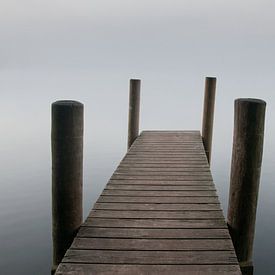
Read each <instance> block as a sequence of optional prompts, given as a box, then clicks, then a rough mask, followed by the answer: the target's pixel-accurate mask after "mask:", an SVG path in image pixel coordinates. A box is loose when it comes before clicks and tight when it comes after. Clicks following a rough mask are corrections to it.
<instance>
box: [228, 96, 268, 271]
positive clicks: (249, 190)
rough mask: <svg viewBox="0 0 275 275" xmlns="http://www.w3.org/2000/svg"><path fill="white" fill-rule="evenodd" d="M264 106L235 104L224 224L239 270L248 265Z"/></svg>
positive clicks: (248, 102)
mask: <svg viewBox="0 0 275 275" xmlns="http://www.w3.org/2000/svg"><path fill="white" fill-rule="evenodd" d="M265 107H266V103H265V102H264V101H262V100H256V99H238V100H236V101H235V122H234V143H233V152H232V166H231V182H230V196H229V207H228V225H229V229H230V233H231V236H232V240H233V243H234V246H235V249H236V253H237V256H238V259H239V261H240V263H241V267H242V265H243V266H245V269H251V266H252V254H253V240H254V231H255V220H256V209H257V200H258V190H259V182H260V173H261V164H262V154H263V140H264V120H265ZM243 271H245V270H244V269H243Z"/></svg>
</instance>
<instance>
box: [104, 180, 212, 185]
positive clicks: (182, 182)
mask: <svg viewBox="0 0 275 275" xmlns="http://www.w3.org/2000/svg"><path fill="white" fill-rule="evenodd" d="M108 183H109V184H112V185H114V184H120V185H122V184H126V185H129V184H130V185H140V184H141V185H159V186H161V185H168V186H171V185H177V186H178V185H182V186H206V185H211V186H214V184H213V182H212V181H205V180H204V181H201V180H200V181H197V180H175V181H173V180H157V181H156V180H131V179H130V180H115V179H111V180H109V182H108Z"/></svg>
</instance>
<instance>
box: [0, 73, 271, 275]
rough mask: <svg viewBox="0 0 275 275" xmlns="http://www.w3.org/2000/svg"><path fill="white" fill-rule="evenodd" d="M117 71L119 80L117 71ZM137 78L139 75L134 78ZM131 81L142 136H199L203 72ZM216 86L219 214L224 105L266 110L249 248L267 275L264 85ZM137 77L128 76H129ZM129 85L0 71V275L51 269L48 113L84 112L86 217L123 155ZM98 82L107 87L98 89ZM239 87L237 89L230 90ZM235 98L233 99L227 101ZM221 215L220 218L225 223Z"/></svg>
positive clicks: (115, 79) (227, 133)
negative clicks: (72, 106)
mask: <svg viewBox="0 0 275 275" xmlns="http://www.w3.org/2000/svg"><path fill="white" fill-rule="evenodd" d="M125 71H126V70H125ZM137 73H139V71H137ZM194 75H195V76H193V77H191V76H190V75H189V76H190V77H189V76H188V78H187V77H185V78H182V76H181V75H180V74H179V73H178V74H172V73H171V72H170V74H168V75H167V74H165V73H164V72H161V71H159V72H157V73H152V72H150V70H149V71H145V72H143V73H139V74H138V76H140V77H141V78H142V79H143V83H142V84H143V87H142V104H141V129H200V123H201V110H202V100H203V77H204V72H203V71H196V74H194ZM225 75H226V74H223V75H221V76H220V78H218V81H219V82H218V91H217V102H216V115H215V129H214V140H213V162H212V172H213V176H214V180H215V183H216V186H217V189H218V193H219V195H220V198H221V201H222V204H223V206H224V210H225V212H226V210H227V209H226V208H227V199H228V189H229V186H228V182H229V171H230V160H231V148H232V130H233V128H232V127H233V125H232V121H233V100H234V98H237V97H247V96H250V97H259V98H262V99H265V100H266V101H267V104H268V105H267V120H266V139H265V152H264V159H263V170H262V180H261V186H260V194H259V204H258V215H257V227H256V238H255V253H254V260H255V262H254V263H255V269H256V272H255V274H258V275H260V274H274V263H273V262H274V255H275V238H274V232H275V211H274V209H275V203H274V194H275V181H274V179H275V172H274V153H275V150H274V139H275V131H274V130H275V129H274V126H273V125H272V122H274V121H275V120H274V119H275V118H274V114H273V113H272V110H274V108H275V100H274V98H273V95H272V93H273V92H272V90H269V89H267V88H266V89H265V92H263V89H260V87H261V86H260V83H261V82H262V81H263V82H264V83H266V81H267V78H266V79H265V78H261V79H258V81H257V80H256V81H255V83H254V85H252V84H249V85H250V86H248V84H247V83H248V78H247V79H244V80H241V78H238V75H237V73H236V75H234V81H233V80H232V78H231V77H230V78H229V77H228V78H227V77H226V76H225ZM135 77H136V75H135ZM128 78H129V75H128V74H127V73H125V72H121V73H116V72H113V73H107V74H106V73H105V72H104V73H103V72H95V71H90V70H83V71H81V72H79V71H78V72H76V71H65V72H64V71H50V70H46V71H40V72H37V71H34V70H27V71H26V70H14V71H12V70H6V71H2V73H1V79H0V80H1V81H0V91H1V102H0V110H1V116H0V125H1V130H2V131H1V133H2V134H1V138H0V140H1V146H0V163H1V165H0V175H1V176H0V194H1V199H0V220H1V226H0V241H1V246H0V250H1V257H0V270H1V274H4V275H6V274H41V275H43V274H49V271H50V267H51V159H50V104H51V102H53V101H55V100H57V99H76V100H79V101H81V102H83V103H84V104H85V148H84V154H85V161H84V164H85V165H84V209H85V216H86V215H87V214H88V210H89V209H90V208H91V206H92V204H93V203H94V202H95V200H96V198H97V197H98V195H99V193H100V192H101V190H102V189H103V187H104V185H105V184H106V182H107V180H108V178H109V177H110V176H111V174H112V172H113V170H114V169H115V167H116V166H117V164H118V162H119V160H120V159H121V158H122V157H123V155H124V153H125V150H126V134H127V111H128V110H127V104H128ZM106 79H107V80H108V81H106ZM236 82H238V83H236ZM232 91H234V92H232ZM225 214H226V213H225Z"/></svg>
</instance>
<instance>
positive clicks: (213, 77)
mask: <svg viewBox="0 0 275 275" xmlns="http://www.w3.org/2000/svg"><path fill="white" fill-rule="evenodd" d="M206 79H208V80H217V78H216V77H215V76H207V77H206Z"/></svg>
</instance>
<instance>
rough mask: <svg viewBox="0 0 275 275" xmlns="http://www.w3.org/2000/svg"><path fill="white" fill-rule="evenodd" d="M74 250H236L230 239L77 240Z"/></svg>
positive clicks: (73, 246)
mask: <svg viewBox="0 0 275 275" xmlns="http://www.w3.org/2000/svg"><path fill="white" fill-rule="evenodd" d="M71 248H73V249H86V250H87V249H91V250H93V249H98V250H99V249H100V250H129V251H131V250H141V251H142V250H152V251H161V250H166V251H190V250H197V251H199V250H206V251H207V250H208V251H213V250H214V251H218V250H220V251H225V250H234V248H233V245H232V242H231V241H230V239H214V240H213V239H192V240H190V239H187V240H186V239H177V240H174V239H168V240H166V239H161V240H159V239H157V240H156V239H119V238H118V239H112V238H75V239H74V242H73V244H72V246H71Z"/></svg>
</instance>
